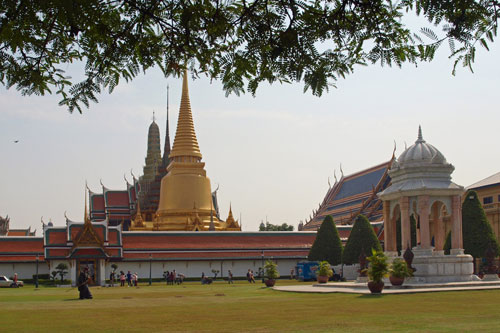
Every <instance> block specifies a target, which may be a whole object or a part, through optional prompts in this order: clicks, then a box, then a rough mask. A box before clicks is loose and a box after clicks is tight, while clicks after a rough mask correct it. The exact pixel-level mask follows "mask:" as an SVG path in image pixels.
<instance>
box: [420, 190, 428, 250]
mask: <svg viewBox="0 0 500 333" xmlns="http://www.w3.org/2000/svg"><path fill="white" fill-rule="evenodd" d="M429 208H430V207H429V196H428V195H421V196H419V197H418V215H419V217H420V247H421V248H422V249H430V248H431V234H430V230H429V213H430V209H429Z"/></svg>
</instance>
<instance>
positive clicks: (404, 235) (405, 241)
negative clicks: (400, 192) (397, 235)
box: [399, 197, 411, 252]
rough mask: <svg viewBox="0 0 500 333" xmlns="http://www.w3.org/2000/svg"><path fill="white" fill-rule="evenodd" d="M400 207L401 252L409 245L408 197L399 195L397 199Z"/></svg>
mask: <svg viewBox="0 0 500 333" xmlns="http://www.w3.org/2000/svg"><path fill="white" fill-rule="evenodd" d="M399 207H400V209H401V252H404V251H405V250H406V248H407V247H408V246H409V247H411V228H410V198H408V197H401V198H400V199H399Z"/></svg>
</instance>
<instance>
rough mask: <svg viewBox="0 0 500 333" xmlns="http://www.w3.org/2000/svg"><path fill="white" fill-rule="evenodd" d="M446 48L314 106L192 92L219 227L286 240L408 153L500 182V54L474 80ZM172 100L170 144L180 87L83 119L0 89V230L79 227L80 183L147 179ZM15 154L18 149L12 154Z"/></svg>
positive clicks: (132, 89)
mask: <svg viewBox="0 0 500 333" xmlns="http://www.w3.org/2000/svg"><path fill="white" fill-rule="evenodd" d="M448 54H449V51H448V50H447V49H446V48H444V47H443V48H442V49H441V50H440V51H439V52H438V53H437V59H436V60H435V61H433V62H431V63H423V64H419V66H418V67H415V66H414V65H404V66H403V68H402V69H399V68H397V67H392V68H391V67H381V66H380V65H371V66H368V67H357V68H356V70H355V73H354V74H353V75H350V76H348V77H346V78H345V79H342V80H340V81H338V82H337V88H336V89H335V88H332V89H330V91H329V92H328V93H325V94H323V96H321V97H315V96H312V95H311V93H310V92H306V93H304V92H303V85H302V84H301V83H297V84H284V85H280V84H274V85H272V86H270V85H266V84H263V85H262V86H261V87H260V88H259V89H258V91H257V95H256V97H252V96H251V95H250V94H245V95H242V96H239V97H238V96H235V95H231V96H229V97H225V93H224V91H223V90H222V85H221V84H220V82H217V81H213V82H210V80H208V79H206V78H204V77H201V78H199V79H196V80H192V79H190V81H189V90H190V99H191V107H192V111H193V117H194V124H195V130H196V134H197V137H198V143H199V146H200V149H201V152H202V154H203V161H204V162H205V163H206V166H205V168H206V170H207V175H208V177H209V178H210V179H211V185H212V189H213V190H215V188H217V186H219V191H218V200H219V206H220V212H221V217H222V218H224V219H225V218H226V217H227V213H228V211H229V205H230V204H231V205H232V209H233V214H234V215H235V217H236V218H237V219H240V216H241V219H242V220H241V222H242V227H243V230H244V231H254V230H258V226H259V224H260V223H261V222H262V221H264V222H265V221H266V220H267V221H269V222H270V223H274V224H281V223H288V224H292V225H294V226H295V228H296V226H297V225H298V223H299V222H300V221H301V220H305V219H307V218H308V217H309V216H310V214H311V213H312V210H313V209H317V208H318V205H319V203H320V202H321V201H322V200H323V198H324V196H325V194H326V192H327V190H328V179H330V180H331V182H332V184H333V175H334V170H336V173H337V177H339V176H340V171H339V169H340V164H342V169H343V171H344V174H345V175H349V174H351V173H354V172H357V171H360V170H363V169H366V168H369V167H371V166H374V165H376V164H379V163H382V162H385V161H388V160H389V159H390V158H391V155H392V150H393V147H394V142H396V156H399V155H400V154H401V153H402V152H403V150H404V147H405V143H406V144H407V146H408V147H409V146H410V145H412V144H413V142H414V141H415V140H416V139H417V130H418V126H419V125H421V126H422V131H423V136H424V139H425V140H426V141H427V142H429V143H430V144H432V145H434V146H435V147H436V148H438V149H439V150H440V151H441V152H442V153H443V154H444V156H445V157H446V158H447V160H448V161H449V162H451V163H452V164H453V165H454V166H455V172H454V173H453V181H454V182H456V183H458V184H460V185H463V186H468V185H470V184H473V183H475V182H477V181H479V180H481V179H483V178H486V177H488V176H490V175H492V174H494V173H496V172H498V171H500V170H499V169H500V154H499V152H498V131H499V130H498V128H499V127H498V126H499V125H498V124H499V123H500V112H498V111H499V110H498V109H499V104H498V96H499V95H500V92H499V88H498V87H499V78H500V66H498V59H500V48H499V46H498V45H495V44H493V45H492V47H491V51H490V52H487V51H485V50H480V51H479V52H478V54H477V55H476V63H475V65H474V73H471V72H470V71H469V70H468V69H464V68H461V67H460V68H459V69H458V71H457V75H456V76H452V75H451V71H452V66H453V63H452V61H451V60H449V59H448V58H447V56H448ZM167 85H169V86H170V139H171V142H172V143H173V139H174V135H175V128H176V124H177V116H178V110H179V103H180V97H181V80H180V79H178V78H171V77H170V78H164V77H163V76H162V74H161V72H160V71H159V70H151V71H149V72H147V73H146V74H145V75H141V76H140V77H138V78H137V79H135V80H134V81H132V82H131V83H129V84H126V83H122V84H120V85H119V86H118V87H117V88H116V90H115V91H114V92H113V93H112V94H110V95H109V94H106V93H105V94H102V95H100V96H99V103H98V104H91V106H90V109H85V110H84V112H83V114H79V113H73V114H70V113H68V111H67V110H66V109H65V108H63V107H59V106H58V101H59V96H55V95H52V96H51V95H48V96H43V97H37V96H28V97H27V96H21V94H20V93H19V92H18V91H16V90H15V89H14V88H12V89H10V90H7V89H6V88H5V87H0V124H1V128H2V130H1V131H0V156H1V161H2V162H1V163H0V216H4V217H5V215H9V216H10V218H11V224H10V226H11V228H27V227H29V226H31V228H32V230H33V229H37V230H38V231H37V235H40V230H41V223H40V220H41V218H42V217H43V220H44V221H45V222H46V223H47V222H48V221H49V219H51V220H52V221H53V222H54V224H55V225H65V217H64V214H66V215H67V216H68V218H70V219H71V220H75V221H82V220H83V214H84V191H85V182H87V183H88V186H89V188H90V189H91V190H92V191H94V192H100V191H101V190H102V188H101V185H100V181H101V180H102V183H103V184H104V185H105V186H106V187H107V188H110V189H118V190H119V189H125V180H124V177H126V178H127V179H128V180H129V182H130V181H132V176H131V171H132V172H133V173H134V174H135V175H136V176H137V177H138V176H140V175H141V174H142V167H143V166H144V163H145V162H144V158H145V157H146V148H147V131H148V127H149V125H150V123H151V121H152V117H153V111H154V112H155V114H156V121H157V123H158V124H159V126H160V135H161V140H162V143H161V144H162V148H163V140H164V135H165V119H166V87H167ZM15 140H19V142H18V143H15V142H14V141H15Z"/></svg>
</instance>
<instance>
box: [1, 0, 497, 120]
mask: <svg viewBox="0 0 500 333" xmlns="http://www.w3.org/2000/svg"><path fill="white" fill-rule="evenodd" d="M499 6H500V4H499V1H496V0H476V1H474V0H461V1H442V0H402V1H398V2H394V1H389V0H374V1H352V0H335V1H331V0H328V1H312V0H309V1H274V0H272V1H269V0H251V1H242V0H234V1H218V0H217V1H165V0H113V1H102V0H86V1H81V0H44V1H38V0H24V1H21V0H17V1H16V0H0V82H1V83H2V84H3V85H5V86H7V87H8V88H9V87H16V88H17V89H18V90H20V91H21V92H22V93H23V94H28V95H29V94H38V95H44V94H46V93H52V92H54V91H55V93H57V94H60V95H61V98H62V99H61V101H60V105H63V106H65V107H67V108H68V109H69V111H70V112H73V111H74V110H75V109H76V110H78V111H79V112H82V104H83V105H84V106H86V107H89V103H90V102H97V96H98V95H99V94H100V93H101V92H102V91H103V90H107V91H109V92H112V91H113V90H114V88H115V87H116V86H117V85H118V84H119V83H120V82H121V81H123V80H125V81H130V80H132V79H134V78H135V77H136V76H137V75H139V74H140V73H142V72H146V71H147V70H148V69H150V68H152V67H155V66H158V67H159V68H160V69H161V70H162V71H163V73H164V75H165V76H171V75H174V76H175V75H179V74H180V73H181V71H182V69H183V68H185V67H189V69H190V70H191V71H192V72H193V75H195V76H197V75H199V74H205V75H207V76H208V77H209V78H211V79H218V80H221V81H222V83H223V87H224V90H225V91H226V93H227V94H229V93H236V94H240V93H242V92H245V91H249V92H251V93H252V94H255V92H256V90H257V88H258V86H259V85H260V84H261V83H262V82H269V83H273V82H293V81H295V82H303V83H304V90H305V91H306V90H309V89H310V90H311V91H312V93H313V94H314V95H318V96H320V95H321V94H322V93H323V92H324V91H325V90H327V89H328V88H329V86H335V82H336V81H337V80H338V79H339V78H343V77H345V76H346V75H349V74H351V73H352V72H353V70H354V68H355V66H356V65H365V64H368V63H380V64H381V65H389V66H390V65H392V64H395V65H397V66H401V65H402V64H403V63H405V62H408V63H417V62H419V61H428V60H432V59H433V58H434V54H435V52H436V49H437V48H438V47H439V46H440V45H442V44H443V43H444V42H445V41H448V44H449V47H450V52H451V55H450V57H451V58H453V59H454V60H455V67H456V66H457V64H459V63H461V64H462V65H463V66H467V67H471V65H472V63H473V62H474V59H475V53H476V49H477V45H478V44H479V45H481V46H482V47H485V48H486V49H488V47H489V46H488V43H489V42H492V41H493V40H494V38H495V37H496V33H497V25H498V16H499V12H500V11H499ZM407 12H411V13H415V14H416V15H420V16H423V17H425V18H426V20H427V21H428V22H429V24H430V25H432V26H439V27H440V28H441V29H442V32H441V33H435V32H434V31H433V30H432V29H430V28H427V27H424V28H422V29H421V30H420V31H416V32H414V31H411V29H410V28H408V27H407V26H406V25H405V21H406V20H407V19H408V17H407V16H408V15H405V14H406V13H407ZM439 34H441V36H439ZM69 64H76V65H81V67H82V68H83V70H84V76H83V79H78V78H72V77H70V76H68V75H67V73H66V72H65V70H66V69H67V68H68V65H69ZM455 67H454V68H455Z"/></svg>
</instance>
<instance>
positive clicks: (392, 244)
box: [383, 201, 397, 254]
mask: <svg viewBox="0 0 500 333" xmlns="http://www.w3.org/2000/svg"><path fill="white" fill-rule="evenodd" d="M383 205H384V207H383V213H384V246H385V252H387V253H388V254H394V252H396V251H397V246H396V221H395V219H394V216H393V217H392V218H391V202H390V201H384V204H383ZM391 252H392V253H391Z"/></svg>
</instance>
